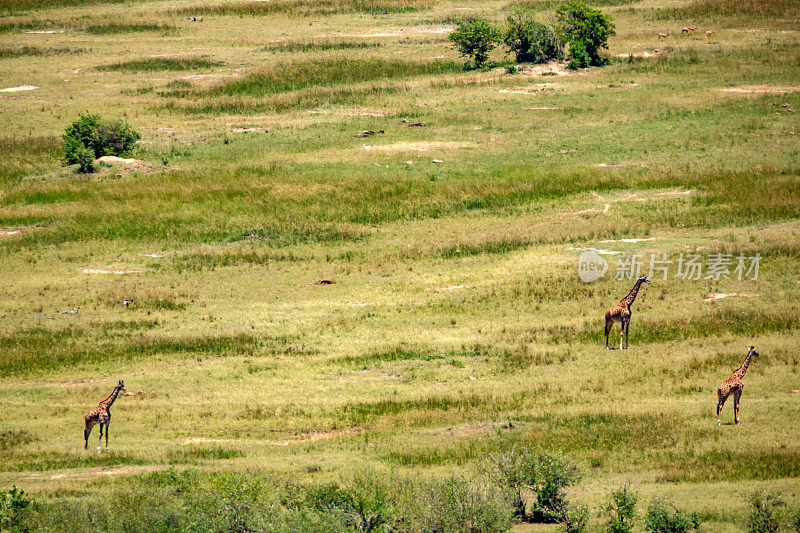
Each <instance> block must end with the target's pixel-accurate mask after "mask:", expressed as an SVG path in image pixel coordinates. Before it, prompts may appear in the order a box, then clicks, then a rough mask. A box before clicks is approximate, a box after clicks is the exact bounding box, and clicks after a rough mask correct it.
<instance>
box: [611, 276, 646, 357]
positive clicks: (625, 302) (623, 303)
mask: <svg viewBox="0 0 800 533" xmlns="http://www.w3.org/2000/svg"><path fill="white" fill-rule="evenodd" d="M642 283H650V280H649V279H647V277H646V276H641V277H640V278H639V279H637V280H636V284H635V285H634V286H633V288H632V289H631V292H629V293H628V295H627V296H626V297H625V298H623V299H622V300H620V301H619V305H617V306H614V307H612V308H611V309H609V310H608V311H606V348H608V349H609V350H610V349H611V348H610V347H609V346H608V334H609V333H610V332H611V328H612V327H613V326H614V322H620V323H621V325H622V329H621V330H620V332H619V349H620V350H622V349H623V348H622V337H623V335H624V336H625V348H626V349H627V348H629V347H630V346H629V345H628V328H629V326H630V324H631V304H633V301H634V300H635V299H636V295H637V294H638V293H639V288H640V287H641V286H642Z"/></svg>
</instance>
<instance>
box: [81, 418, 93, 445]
mask: <svg viewBox="0 0 800 533" xmlns="http://www.w3.org/2000/svg"><path fill="white" fill-rule="evenodd" d="M91 433H92V426H90V425H88V424H87V426H86V429H84V430H83V440H84V444H83V449H84V450H88V449H89V435H91Z"/></svg>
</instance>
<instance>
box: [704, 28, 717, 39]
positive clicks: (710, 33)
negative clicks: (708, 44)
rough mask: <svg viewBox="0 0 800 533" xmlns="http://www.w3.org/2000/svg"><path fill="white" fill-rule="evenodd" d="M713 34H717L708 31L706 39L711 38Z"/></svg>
mask: <svg viewBox="0 0 800 533" xmlns="http://www.w3.org/2000/svg"><path fill="white" fill-rule="evenodd" d="M715 33H717V32H715V31H711V30H708V31H707V32H706V39H708V38H709V37H711V36H712V35H714V34H715Z"/></svg>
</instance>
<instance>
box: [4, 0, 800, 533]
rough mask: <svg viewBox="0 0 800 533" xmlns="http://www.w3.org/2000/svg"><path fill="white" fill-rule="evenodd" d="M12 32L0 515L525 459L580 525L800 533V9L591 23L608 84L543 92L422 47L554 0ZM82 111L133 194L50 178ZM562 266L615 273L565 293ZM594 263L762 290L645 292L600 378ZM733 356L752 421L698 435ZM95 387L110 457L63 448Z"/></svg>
mask: <svg viewBox="0 0 800 533" xmlns="http://www.w3.org/2000/svg"><path fill="white" fill-rule="evenodd" d="M7 4H8V5H7V6H6V5H4V8H3V9H4V12H3V14H4V19H3V21H2V22H0V29H2V30H3V31H2V33H0V71H2V73H3V76H2V79H3V84H4V85H3V86H2V87H0V89H5V88H18V87H22V86H35V87H37V88H36V89H32V90H21V91H17V92H2V93H0V99H1V100H2V107H3V113H2V119H1V120H2V124H3V126H4V127H3V133H2V134H0V152H1V153H2V157H1V158H0V184H1V185H0V261H2V265H3V268H2V269H0V273H2V277H3V278H2V279H3V283H2V284H1V285H0V317H2V319H3V320H2V324H0V376H2V377H1V378H0V412H2V413H3V414H2V417H0V488H3V489H6V488H10V487H11V486H12V485H14V484H16V485H17V486H18V487H22V488H24V489H25V490H26V491H27V492H28V493H30V494H31V495H33V497H34V498H36V500H37V501H38V502H40V503H41V504H42V506H43V507H42V508H41V509H39V510H38V511H37V512H38V513H39V516H40V523H41V524H46V525H48V526H47V527H51V528H57V527H60V528H62V529H75V528H77V527H88V526H87V525H86V524H87V522H86V521H87V520H88V518H87V516H90V515H92V513H96V514H97V516H99V517H101V518H102V520H108V521H109V522H103V521H102V520H101V518H98V521H97V522H95V523H94V526H92V527H95V528H98V529H108V528H111V527H112V525H113V524H114V520H113V517H114V516H118V517H121V518H120V520H121V522H120V523H123V524H124V523H127V522H125V520H129V519H132V518H131V516H129V515H127V514H125V513H126V512H129V511H126V509H130V508H131V507H132V504H131V502H136V501H139V502H140V503H141V502H142V501H150V500H146V499H145V500H142V498H149V497H150V496H147V497H145V496H143V494H149V493H150V492H151V491H152V492H153V494H156V495H159V494H163V495H166V496H165V498H164V499H163V500H158V501H160V502H161V503H160V504H159V505H161V507H159V508H158V509H155V508H154V510H153V511H152V512H153V514H154V516H156V515H157V516H163V517H167V516H168V515H169V514H170V513H173V514H175V516H179V515H180V512H179V511H180V509H183V508H185V506H187V505H189V504H188V503H187V502H188V501H190V500H192V501H194V502H211V503H209V504H208V505H211V506H212V507H213V506H215V505H219V506H224V505H227V504H225V503H224V502H223V503H220V501H217V500H215V499H214V497H212V496H211V493H212V492H214V490H215V489H214V488H218V489H219V493H220V494H228V493H227V492H226V491H229V490H230V491H233V492H236V490H238V489H235V487H238V486H239V484H242V487H243V488H242V489H241V494H244V495H250V496H252V494H251V493H250V492H248V491H249V490H250V489H252V487H253V485H254V484H255V482H252V479H257V480H274V479H281V480H285V479H292V480H294V481H296V482H298V483H320V484H322V483H325V482H328V481H331V480H336V479H340V478H345V479H347V476H350V475H351V473H352V472H353V471H354V470H358V469H361V468H374V469H376V471H379V472H385V473H386V476H388V478H389V479H395V478H393V477H392V476H397V479H399V480H400V481H397V483H401V484H402V483H403V482H404V481H403V480H406V479H409V478H414V479H416V477H415V476H421V477H423V478H426V479H427V477H433V478H438V479H448V476H451V475H453V474H459V475H464V476H471V477H474V476H475V475H476V474H475V472H476V469H477V468H478V465H480V463H481V462H482V461H483V460H484V459H485V458H486V456H487V455H488V454H490V453H493V452H496V451H502V450H510V449H519V448H522V447H525V446H528V447H531V448H534V449H541V450H545V451H555V452H561V453H563V454H565V455H566V456H568V457H569V458H570V459H572V460H573V461H574V462H576V463H577V464H579V465H580V466H581V467H582V469H583V472H584V477H583V479H582V481H581V482H580V483H579V484H578V485H576V486H575V487H572V488H571V489H570V493H569V498H570V500H571V501H575V502H582V503H586V504H587V505H589V506H590V507H591V509H592V522H591V527H593V528H596V529H599V528H600V524H601V522H602V518H601V517H600V514H599V511H598V509H599V507H600V505H601V504H602V503H603V502H604V501H605V500H606V498H607V495H608V492H609V490H610V489H611V488H612V487H616V486H618V485H619V484H620V483H622V482H624V481H629V482H631V483H633V484H634V485H635V487H636V490H637V491H638V492H639V493H640V495H641V497H642V498H641V500H640V509H641V510H643V509H644V508H645V507H646V505H647V503H648V502H649V500H650V498H651V497H653V496H667V497H669V498H670V499H671V500H672V501H674V502H675V503H676V504H678V505H679V506H681V507H683V508H686V509H693V510H697V511H699V512H700V513H701V516H702V517H703V519H704V520H705V523H704V525H703V526H702V529H703V530H704V531H731V530H744V529H745V527H746V526H745V514H746V503H745V495H746V494H747V493H749V492H751V491H753V490H761V489H764V490H769V491H782V493H783V498H784V499H785V500H786V501H787V502H788V504H789V505H790V507H792V508H797V507H798V505H800V484H798V481H797V478H798V474H799V473H800V472H798V465H800V442H799V441H798V438H797V431H796V426H797V424H798V422H800V407H799V406H798V398H800V395H799V394H798V393H795V392H793V391H795V390H797V389H800V383H798V370H797V368H798V363H799V362H800V355H798V354H800V340H798V339H800V335H798V333H799V332H800V303H799V302H798V299H797V294H798V288H799V287H800V285H799V284H798V283H799V282H800V277H798V272H800V245H798V243H800V179H799V178H798V173H799V172H800V167H798V161H800V157H799V156H800V147H798V143H797V135H798V132H797V114H796V113H795V112H794V111H795V110H798V109H800V85H798V81H797V80H798V73H800V63H799V62H798V58H800V34H798V33H797V28H796V20H797V18H796V16H793V15H791V12H792V11H791V10H792V9H794V7H793V5H791V2H789V3H788V4H790V5H788V6H787V7H786V8H785V9H784V7H782V6H786V4H787V2H780V1H777V0H775V1H773V2H769V1H767V0H759V1H752V2H750V1H740V2H734V3H732V4H735V5H734V6H733V7H731V8H730V9H728V8H727V7H724V6H727V5H728V4H729V3H726V2H721V1H720V2H714V1H711V0H702V1H701V0H690V1H684V0H680V1H675V2H672V3H668V4H664V3H663V2H654V1H651V0H644V1H641V2H620V1H608V2H601V3H600V4H599V5H600V6H601V9H602V10H603V11H604V12H606V13H609V14H611V15H612V16H613V17H614V21H615V23H616V27H617V35H616V36H615V37H614V38H612V39H611V41H610V44H611V48H610V50H609V51H608V54H609V56H611V58H612V60H611V63H610V64H609V65H608V66H606V67H603V68H593V69H589V70H583V71H578V72H575V73H570V74H566V75H542V73H541V71H540V70H536V69H525V70H523V71H521V72H518V73H516V74H507V73H506V70H505V68H503V67H502V66H501V65H502V62H504V61H509V60H510V58H509V57H507V56H504V55H503V53H502V51H501V50H497V51H495V52H494V54H493V56H492V58H491V61H493V62H494V63H493V66H491V67H490V68H487V69H486V70H481V71H474V70H472V71H470V70H463V69H462V68H461V67H462V65H463V62H464V59H463V58H459V57H458V55H457V54H456V52H455V51H454V50H453V49H452V47H451V46H450V44H449V42H448V41H447V35H446V33H447V31H449V30H450V29H452V23H453V22H454V21H455V20H458V18H459V17H462V16H464V15H465V13H467V14H469V15H479V16H484V17H486V18H489V19H492V20H494V21H495V22H497V23H500V22H501V21H503V20H504V19H505V16H506V15H507V14H508V13H509V12H510V10H512V9H515V8H518V7H527V8H528V9H533V10H535V11H537V12H539V13H540V14H541V15H542V16H545V17H547V16H551V15H552V13H553V11H554V9H555V8H556V7H557V3H555V2H549V1H542V2H507V1H502V2H494V1H490V0H486V1H481V2H473V3H470V5H469V10H465V9H463V8H464V7H465V6H463V5H461V4H457V3H455V2H450V1H448V0H438V1H424V2H423V1H415V2H412V1H407V2H406V1H403V2H401V1H394V0H393V1H375V2H365V1H358V2H356V1H336V2H333V1H330V2H329V1H325V2H322V1H318V2H313V1H311V2H293V1H289V0H281V1H274V2H242V1H236V2H222V1H221V2H217V3H208V2H206V3H202V4H199V3H198V4H194V5H191V4H185V5H183V4H182V5H181V6H180V7H176V5H175V4H174V3H170V2H165V1H161V0H158V1H147V2H121V3H113V4H112V3H105V2H94V1H92V2H83V1H81V2H77V1H64V2H59V1H56V0H48V1H46V2H44V1H39V0H37V1H35V2H34V1H31V0H26V1H18V2H9V3H7ZM720 12H724V14H725V16H724V17H722V18H721V19H719V22H717V21H716V17H717V15H718V14H719V13H720ZM787 13H788V14H787ZM188 16H197V17H199V16H203V17H204V20H203V22H202V23H199V22H192V21H189V20H187V19H186V17H188ZM687 25H691V26H698V27H699V28H698V30H697V31H696V32H695V33H694V34H691V35H688V36H681V35H680V29H681V27H683V26H687ZM90 28H112V30H108V31H99V30H90ZM41 30H45V31H55V32H61V33H24V32H25V31H41ZM706 30H713V31H715V32H716V33H714V34H712V35H711V36H710V37H709V38H706V37H705V35H704V33H705V31H706ZM659 32H669V33H671V35H670V37H669V38H668V40H667V41H666V42H664V41H658V40H657V34H658V33H659ZM655 49H658V50H660V51H659V52H654V50H655ZM644 51H647V52H648V54H647V55H646V56H645V55H644V54H642V52H644ZM85 111H89V112H92V113H99V114H101V115H103V116H104V117H108V118H124V119H125V120H127V121H128V122H130V123H131V124H132V125H133V126H134V127H136V128H137V129H138V130H139V131H141V133H142V142H141V143H140V145H139V148H138V149H137V151H136V152H135V154H134V157H135V158H136V159H138V160H140V161H141V163H138V164H136V165H132V166H127V167H126V166H116V167H113V168H109V167H102V168H101V169H100V171H99V172H97V173H95V174H89V175H77V174H75V173H74V168H69V167H68V168H65V167H62V166H61V164H60V161H59V159H60V155H61V137H60V136H61V134H62V133H63V131H64V128H65V127H66V126H67V125H68V124H69V123H70V122H72V121H73V120H74V119H75V118H76V117H77V115H78V113H81V112H85ZM412 124H421V126H418V127H416V126H412ZM364 130H372V131H380V130H383V131H384V133H382V134H376V135H374V136H369V137H365V138H355V137H354V135H355V134H357V133H360V132H362V131H364ZM434 160H437V161H441V162H440V163H435V162H434ZM408 161H413V164H408V163H407V162H408ZM624 239H628V240H629V241H627V242H626V241H625V240H624ZM630 239H633V241H630ZM586 248H595V249H601V250H604V251H608V252H617V253H610V254H608V255H605V256H604V257H606V258H608V259H609V271H608V272H607V274H606V276H605V277H604V278H602V279H601V280H598V281H595V282H593V283H589V284H585V283H583V282H581V281H580V280H579V279H578V275H577V257H578V254H579V252H580V250H582V249H586ZM619 252H626V253H636V254H642V256H643V261H644V263H645V265H644V272H645V273H647V270H648V268H649V263H648V262H649V257H650V254H651V253H655V254H658V257H660V254H662V253H664V254H668V256H669V257H670V258H671V259H672V260H674V261H677V259H678V256H679V255H680V254H681V253H683V254H685V255H687V254H700V255H701V256H703V257H704V258H707V257H708V256H709V255H711V254H714V253H723V254H731V255H732V256H733V257H734V263H735V257H736V256H738V255H739V254H745V255H746V256H748V257H751V256H754V255H755V254H756V253H759V254H760V255H761V262H760V270H759V275H758V279H757V280H751V279H750V277H751V276H745V279H743V280H741V281H739V280H738V279H737V277H736V276H735V275H732V276H731V278H732V279H725V278H722V279H720V280H713V279H705V277H703V278H701V279H699V280H696V281H695V280H684V279H680V278H676V277H675V274H676V273H677V265H676V264H673V265H672V267H671V270H670V271H669V277H668V279H666V280H665V279H662V276H661V275H660V274H659V273H656V274H655V275H653V276H652V278H653V279H652V284H651V285H650V286H648V287H647V288H646V289H644V290H643V293H642V294H641V295H640V296H639V298H638V299H637V301H636V304H635V305H634V315H633V320H632V323H631V327H630V335H631V346H632V348H631V349H630V350H629V351H623V352H620V351H607V350H605V348H604V346H603V339H602V327H603V324H602V316H603V313H604V311H605V310H606V308H608V307H610V306H611V305H614V304H615V303H617V302H618V301H619V299H620V298H622V297H623V296H624V295H625V294H626V293H627V291H628V290H629V289H630V287H631V285H632V280H628V279H624V280H617V279H615V274H616V266H617V264H618V262H619V261H618V253H619ZM733 266H735V265H732V267H731V269H732V268H733ZM318 280H332V281H334V282H335V283H334V284H330V285H321V284H317V283H316V282H317V281H318ZM125 299H130V300H133V302H134V303H133V305H131V306H129V307H125V306H123V305H122V301H123V300H125ZM73 308H77V309H78V312H77V313H74V314H58V313H59V312H62V311H69V310H71V309H73ZM617 336H618V329H615V330H614V331H613V333H612V340H613V341H617V340H618V339H617ZM750 345H755V346H756V347H757V349H758V351H759V353H761V356H760V357H759V358H758V359H756V360H755V361H753V363H752V364H751V367H750V370H749V371H748V373H747V376H746V377H745V391H744V395H743V398H742V404H741V418H742V424H740V425H739V426H734V425H733V424H732V423H731V422H732V419H733V405H732V399H731V400H729V401H728V404H727V405H726V406H725V409H724V411H723V425H722V426H721V427H717V425H716V420H715V416H714V415H715V406H716V387H717V385H718V384H719V382H720V381H722V380H723V379H726V378H727V377H728V376H730V373H731V372H732V371H733V370H734V369H735V368H736V367H737V366H738V365H739V364H740V363H741V361H742V359H743V358H744V356H745V355H746V353H747V348H748V347H749V346H750ZM119 379H124V380H125V384H126V387H127V389H128V393H129V395H125V396H121V397H120V398H119V399H118V400H117V403H116V404H115V405H114V408H113V409H112V413H113V423H112V425H111V434H110V445H111V446H110V449H111V451H110V452H108V453H106V452H103V453H97V452H96V450H95V449H94V448H95V444H94V441H93V440H91V439H96V438H97V435H98V434H97V429H95V430H94V433H93V435H92V437H91V439H90V449H89V452H84V451H83V442H82V431H83V414H84V413H85V411H86V410H87V409H88V408H90V407H94V406H96V405H97V402H99V401H100V400H101V399H103V398H105V397H106V396H107V395H108V393H109V392H110V391H111V389H112V388H113V386H114V384H116V383H117V380H119ZM169 468H175V471H173V472H163V473H161V472H156V471H161V470H166V469H169ZM264 483H265V485H266V484H268V482H267V481H264ZM276 483H277V482H276ZM232 487H233V488H232ZM248 487H249V488H248ZM212 489H214V490H212ZM253 490H256V489H253ZM265 490H266V489H265ZM109 493H111V494H113V498H112V499H111V500H107V499H104V496H105V495H108V494H109ZM187 494H188V495H190V496H186V495H187ZM237 494H238V493H237ZM250 496H247V497H250ZM252 497H253V498H254V500H253V501H256V500H257V501H258V502H261V503H258V504H256V503H253V504H252V505H253V507H252V508H253V509H256V508H258V509H262V507H259V506H268V505H267V504H266V503H264V502H265V501H272V500H270V498H272V497H273V496H269V497H267V496H264V498H266V499H265V500H263V501H262V500H258V498H256V496H252ZM259 497H260V496H259ZM101 501H102V502H104V503H102V504H101V503H100V502H101ZM147 505H148V506H151V505H155V504H154V503H152V502H151V503H148V504H147ZM197 505H199V504H197ZM62 511H63V513H62ZM67 511H69V512H67ZM60 513H61V514H60ZM92 516H94V515H92ZM59 517H61V518H59ZM307 518H308V517H306V519H307ZM165 520H166V519H165ZM285 520H286V524H298V523H301V522H302V521H303V520H304V518H303V517H302V516H295V515H292V516H288V515H287V516H286V517H285ZM59 521H60V522H59ZM293 521H294V522H293ZM59 524H60V525H59ZM142 524H143V523H139V526H138V527H145V526H144V525H142ZM640 525H641V522H640ZM183 526H184V528H185V527H188V526H186V524H183ZM113 527H121V528H122V527H125V526H124V525H113ZM130 527H132V528H134V529H135V527H134V526H130ZM148 527H151V528H152V527H155V526H154V525H152V524H151V525H150V526H148ZM173 527H175V528H177V529H180V528H181V523H178V522H176V523H175V524H174V525H173ZM208 527H217V528H222V527H223V526H222V525H218V524H217V525H213V526H212V525H208ZM308 527H311V528H312V529H313V526H308ZM326 527H327V526H326ZM514 527H515V528H517V529H519V530H526V529H527V528H534V529H536V528H542V530H555V529H556V528H557V526H555V525H546V526H529V525H526V524H517V525H515V526H514ZM287 528H290V526H288V525H287ZM321 528H322V526H320V529H321Z"/></svg>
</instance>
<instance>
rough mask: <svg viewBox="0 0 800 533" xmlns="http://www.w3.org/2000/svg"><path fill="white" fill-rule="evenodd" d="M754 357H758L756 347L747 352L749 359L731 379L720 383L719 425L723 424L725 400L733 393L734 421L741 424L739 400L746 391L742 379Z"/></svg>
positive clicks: (718, 390) (746, 359) (718, 395)
mask: <svg viewBox="0 0 800 533" xmlns="http://www.w3.org/2000/svg"><path fill="white" fill-rule="evenodd" d="M754 355H755V356H756V357H758V352H756V348H755V346H751V347H750V351H749V352H747V357H745V358H744V363H742V366H740V367H739V368H737V369H736V372H734V373H733V374H731V377H729V378H728V379H726V380H725V381H723V382H722V383H720V384H719V387H717V399H718V401H717V425H720V424H721V422H720V420H719V412H720V411H722V406H723V405H725V400H727V399H728V396H730V395H731V393H733V420H734V421H735V422H736V423H737V424H738V423H739V398H741V397H742V390H743V389H744V383H742V379H743V378H744V373H745V372H747V367H748V366H750V359H752V357H753V356H754Z"/></svg>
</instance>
